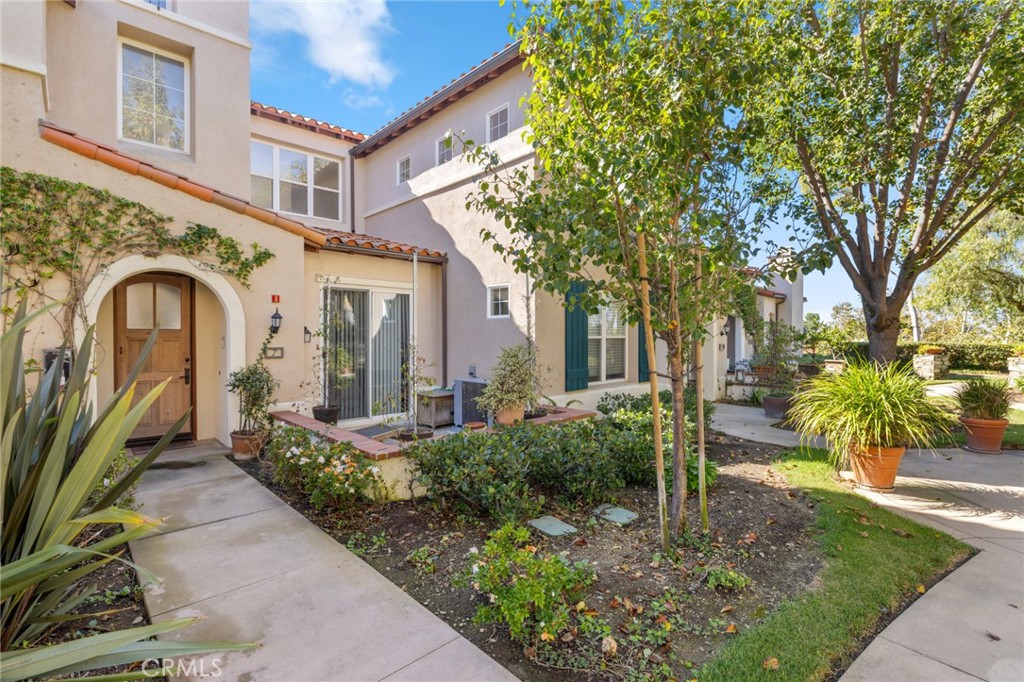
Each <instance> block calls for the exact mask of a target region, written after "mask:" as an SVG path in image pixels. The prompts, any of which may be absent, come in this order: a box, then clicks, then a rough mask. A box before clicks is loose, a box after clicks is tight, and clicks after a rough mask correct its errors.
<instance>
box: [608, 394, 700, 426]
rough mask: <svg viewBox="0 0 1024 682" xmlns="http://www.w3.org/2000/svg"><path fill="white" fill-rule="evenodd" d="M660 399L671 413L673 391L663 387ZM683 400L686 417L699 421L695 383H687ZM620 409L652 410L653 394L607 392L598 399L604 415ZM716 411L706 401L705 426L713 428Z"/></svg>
mask: <svg viewBox="0 0 1024 682" xmlns="http://www.w3.org/2000/svg"><path fill="white" fill-rule="evenodd" d="M658 400H659V401H660V402H661V406H662V408H664V409H665V410H667V411H668V412H669V413H670V414H671V412H672V391H670V390H668V389H662V390H661V391H658ZM683 402H684V403H685V405H686V419H687V420H688V421H689V422H690V423H692V424H696V423H697V387H696V386H695V385H694V384H687V386H686V389H685V390H684V391H683ZM619 410H629V411H631V412H636V411H643V410H646V411H648V412H650V411H651V394H650V393H649V392H647V393H637V394H633V393H605V394H604V395H602V396H601V398H600V399H599V400H598V401H597V411H598V412H600V413H601V414H604V415H610V414H612V413H614V412H618V411H619ZM714 413H715V404H714V403H713V402H711V401H710V400H705V401H704V428H705V429H710V428H711V417H712V415H713V414H714Z"/></svg>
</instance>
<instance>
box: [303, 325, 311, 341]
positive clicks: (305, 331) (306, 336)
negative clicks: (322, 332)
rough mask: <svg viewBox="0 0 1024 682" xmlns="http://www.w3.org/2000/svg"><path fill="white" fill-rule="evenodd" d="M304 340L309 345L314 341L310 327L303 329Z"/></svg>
mask: <svg viewBox="0 0 1024 682" xmlns="http://www.w3.org/2000/svg"><path fill="white" fill-rule="evenodd" d="M302 340H303V341H304V342H305V343H309V342H310V341H312V340H313V332H311V331H309V327H303V328H302Z"/></svg>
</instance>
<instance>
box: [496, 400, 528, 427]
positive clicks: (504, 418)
mask: <svg viewBox="0 0 1024 682" xmlns="http://www.w3.org/2000/svg"><path fill="white" fill-rule="evenodd" d="M525 413H526V409H525V408H524V406H522V405H520V406H519V407H510V408H506V409H504V410H498V413H497V414H496V415H494V421H495V422H497V423H498V424H501V425H502V426H512V425H513V424H515V423H516V422H521V421H523V416H524V415H525Z"/></svg>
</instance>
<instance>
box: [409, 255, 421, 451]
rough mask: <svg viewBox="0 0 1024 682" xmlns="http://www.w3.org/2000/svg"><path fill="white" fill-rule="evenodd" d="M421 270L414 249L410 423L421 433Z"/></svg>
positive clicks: (411, 307)
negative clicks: (418, 342) (418, 326)
mask: <svg viewBox="0 0 1024 682" xmlns="http://www.w3.org/2000/svg"><path fill="white" fill-rule="evenodd" d="M419 270H420V261H419V254H418V253H417V252H416V251H415V250H413V252H412V296H411V297H410V299H409V317H410V318H411V319H412V329H411V330H410V331H411V332H412V343H411V344H410V346H409V347H410V348H411V350H412V357H411V358H409V383H410V384H411V385H412V390H411V391H410V392H411V393H412V395H411V396H409V399H410V400H412V424H411V425H410V428H412V432H413V433H419V431H418V430H417V429H419V424H420V397H419V395H418V394H417V386H416V378H417V377H416V375H417V369H418V368H417V366H416V365H417V362H418V359H419V349H418V348H416V340H417V336H416V322H417V319H416V295H417V294H418V293H419V290H420V287H419Z"/></svg>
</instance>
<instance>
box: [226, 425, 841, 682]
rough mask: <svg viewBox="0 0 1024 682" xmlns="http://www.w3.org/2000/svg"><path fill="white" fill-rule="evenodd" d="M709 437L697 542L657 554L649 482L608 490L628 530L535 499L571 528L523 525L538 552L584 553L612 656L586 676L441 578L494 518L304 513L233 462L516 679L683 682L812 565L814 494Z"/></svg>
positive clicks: (383, 510)
mask: <svg viewBox="0 0 1024 682" xmlns="http://www.w3.org/2000/svg"><path fill="white" fill-rule="evenodd" d="M714 440H715V442H712V443H711V444H709V448H708V451H709V452H708V454H709V457H710V458H711V459H714V460H716V461H717V462H718V463H719V467H720V473H719V477H718V481H717V483H716V485H715V486H714V488H712V490H711V492H710V495H709V507H710V516H711V519H712V534H711V537H710V539H693V540H691V541H689V542H688V543H686V545H685V546H684V547H682V548H681V549H680V550H678V551H677V552H676V553H675V554H674V555H673V556H670V557H666V556H663V555H662V554H661V552H660V547H659V540H658V523H657V502H656V495H655V492H654V491H653V490H651V489H646V488H635V487H633V488H626V489H624V490H620V491H617V493H616V495H615V497H614V501H615V502H617V503H618V504H619V505H621V506H623V507H625V508H627V509H630V510H632V511H635V512H637V513H638V514H639V517H638V519H637V520H636V521H634V522H633V523H632V524H630V525H628V526H625V527H620V526H617V525H615V524H612V523H609V522H606V521H598V520H597V519H596V518H594V517H593V515H592V513H591V510H590V509H589V508H579V509H570V508H552V507H550V506H549V507H548V508H547V510H546V512H547V513H554V514H555V515H556V516H558V517H559V518H560V519H562V520H563V521H565V522H567V523H569V524H571V525H573V526H575V527H576V528H577V529H578V532H577V533H575V534H572V535H567V536H563V537H559V538H549V537H546V536H543V535H541V534H540V533H538V532H534V533H533V534H532V539H531V542H533V543H534V544H535V545H536V546H537V547H538V548H539V551H540V552H543V553H545V554H562V555H563V556H565V557H566V558H567V559H569V560H570V561H579V560H586V561H587V562H588V563H589V565H590V566H591V567H592V568H593V569H594V570H595V571H596V573H597V580H596V582H595V583H594V584H593V585H592V586H591V587H590V588H589V589H588V591H587V596H586V604H585V608H586V609H587V610H588V611H593V612H595V613H596V614H597V615H599V616H600V617H602V618H605V619H607V620H608V623H609V625H610V626H611V630H612V635H613V637H615V638H616V639H617V640H618V642H619V646H620V649H619V652H620V656H619V658H618V659H617V661H616V663H615V665H613V666H611V667H610V668H609V669H608V670H605V671H601V672H592V673H588V672H570V671H568V670H566V669H565V668H567V667H570V666H571V665H572V664H573V660H574V659H573V646H574V645H573V643H572V642H565V643H564V644H563V645H561V648H560V649H559V651H561V652H563V654H564V657H565V660H564V661H561V660H560V659H559V658H558V657H557V656H555V657H551V656H548V657H546V660H545V661H543V662H541V661H537V660H531V657H532V654H534V653H535V652H533V651H530V650H529V649H527V650H526V651H524V649H523V647H521V646H520V645H518V644H515V643H513V642H512V641H511V640H510V639H509V637H508V636H507V633H505V632H503V631H502V628H499V627H494V626H490V625H487V626H482V625H477V624H474V622H473V615H474V612H475V610H476V608H477V606H478V605H479V604H480V603H482V597H481V596H480V595H479V594H477V593H476V592H475V591H474V590H473V589H472V588H471V587H458V586H456V585H455V584H453V579H455V578H456V577H457V576H460V575H464V574H465V573H466V571H467V570H468V569H469V566H470V565H471V563H472V561H473V557H474V556H475V552H477V551H479V550H480V549H482V547H483V543H484V541H485V539H486V537H487V534H488V533H489V532H491V531H493V530H494V529H495V528H497V527H498V525H499V524H498V523H497V522H495V521H493V520H491V519H488V518H485V519H481V518H479V517H477V516H469V515H460V514H457V513H455V512H454V511H452V510H449V509H442V508H439V507H438V506H437V505H435V504H433V503H431V502H430V501H428V500H424V499H421V500H419V501H415V502H414V501H409V502H395V503H390V504H386V505H380V506H374V507H366V508H362V509H360V510H359V511H356V512H348V513H345V514H339V513H322V512H317V511H315V510H314V509H312V508H311V507H310V506H309V505H308V503H307V502H306V501H305V499H304V498H303V497H302V496H301V495H299V494H297V493H296V492H295V491H293V490H287V489H283V488H281V487H280V486H277V485H275V484H274V483H273V482H272V465H271V464H269V463H267V462H257V461H254V462H239V463H238V465H239V466H240V467H242V468H243V469H244V470H246V471H247V472H248V473H250V474H251V475H253V476H254V477H255V478H257V479H258V480H260V481H261V482H262V483H264V485H266V486H267V487H268V488H270V489H271V490H273V491H274V492H275V493H276V494H277V495H278V496H279V497H281V498H282V499H283V500H285V501H286V502H288V503H289V504H290V505H291V506H292V507H294V508H295V509H297V510H298V511H300V512H301V513H303V514H304V515H306V516H307V517H308V518H310V519H311V520H312V521H313V522H314V523H316V524H317V525H319V526H320V527H321V528H322V529H323V530H324V531H326V532H327V533H329V534H330V535H331V536H333V537H334V538H336V539H337V540H338V541H339V542H342V543H344V544H346V545H347V546H348V547H349V548H350V549H352V550H353V551H355V552H356V553H358V554H360V555H361V556H362V557H363V558H364V559H365V560H366V561H367V562H368V563H370V564H371V565H372V566H373V567H374V568H375V569H377V570H378V571H379V572H380V573H381V574H383V575H384V576H386V577H387V578H388V579H390V580H391V581H392V582H394V583H395V584H396V585H398V586H400V587H401V588H402V589H403V590H405V591H406V592H408V593H409V594H410V595H411V596H412V597H414V598H415V599H416V600H417V601H419V602H420V603H421V604H423V605H424V606H426V607H427V608H429V609H430V610H431V611H432V612H434V613H435V614H436V615H438V616H439V617H440V618H441V619H443V620H444V621H446V622H447V623H449V624H450V625H451V626H452V627H453V628H455V629H456V630H458V631H459V632H461V633H462V634H463V635H464V636H466V637H467V638H468V639H469V640H470V641H472V642H473V643H474V644H476V645H477V646H479V647H480V648H481V649H483V650H484V651H485V652H487V653H488V654H489V655H490V656H492V657H494V658H495V659H496V660H498V661H499V662H500V663H502V665H504V666H505V667H507V668H508V669H509V670H510V671H511V672H512V673H513V674H515V675H516V676H518V677H520V678H522V679H526V680H544V681H546V680H551V681H554V680H566V679H576V680H589V679H607V678H608V677H609V676H614V677H624V676H625V675H626V672H627V671H628V669H630V668H633V669H636V670H647V669H653V668H658V667H662V666H669V667H670V668H671V669H672V672H673V673H674V674H675V676H676V677H677V678H678V679H688V678H689V677H690V675H688V674H687V673H688V670H689V669H691V668H696V667H699V666H700V665H701V664H703V663H704V662H705V661H706V660H708V659H709V658H710V657H711V655H712V654H713V653H714V652H715V651H716V650H717V649H718V648H719V647H720V646H721V645H722V644H723V643H724V642H726V641H727V640H728V639H729V638H731V637H734V636H735V635H736V634H737V633H740V632H743V631H745V630H746V629H748V628H750V627H752V626H753V625H755V624H756V623H757V622H759V621H760V620H762V619H764V618H765V617H766V616H767V615H768V614H770V613H771V612H772V611H773V610H774V608H775V607H776V606H777V605H778V604H779V603H780V602H781V601H782V600H784V599H786V598H788V597H791V596H793V595H795V594H798V593H801V592H804V591H806V590H807V589H809V587H811V586H812V584H813V583H814V581H815V578H816V576H817V574H818V572H819V570H820V569H821V567H822V565H823V560H822V555H821V552H820V551H819V550H818V549H817V542H816V539H815V538H816V535H817V531H816V530H814V523H815V507H816V504H817V501H816V499H815V498H813V497H810V496H807V495H805V494H802V493H800V492H799V491H794V490H792V489H791V488H790V487H788V486H787V485H786V483H785V481H784V479H783V478H782V476H781V475H780V474H779V472H777V471H776V470H775V469H774V468H773V466H772V463H773V462H774V461H775V459H776V457H777V454H778V452H779V450H780V449H779V448H777V447H774V446H766V445H760V444H754V443H749V442H746V441H741V440H738V439H733V438H727V437H721V436H719V437H716V438H715V439H714ZM693 497H694V496H691V499H690V503H689V505H688V514H689V517H690V525H691V527H694V528H695V527H698V525H699V513H698V509H697V505H696V500H695V499H693ZM712 568H719V569H733V570H735V571H738V572H740V573H742V574H744V575H746V576H748V577H749V578H750V584H749V586H747V587H746V588H744V589H742V590H738V591H728V590H724V589H721V588H720V589H718V590H714V589H710V588H709V587H708V586H707V584H706V576H707V574H708V571H709V569H712ZM456 582H457V581H456ZM666 623H667V624H668V627H669V628H671V633H670V634H671V636H666V634H667V628H666V627H665V625H666ZM661 669H662V671H663V672H667V670H665V669H664V668H663V667H662V668H661Z"/></svg>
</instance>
